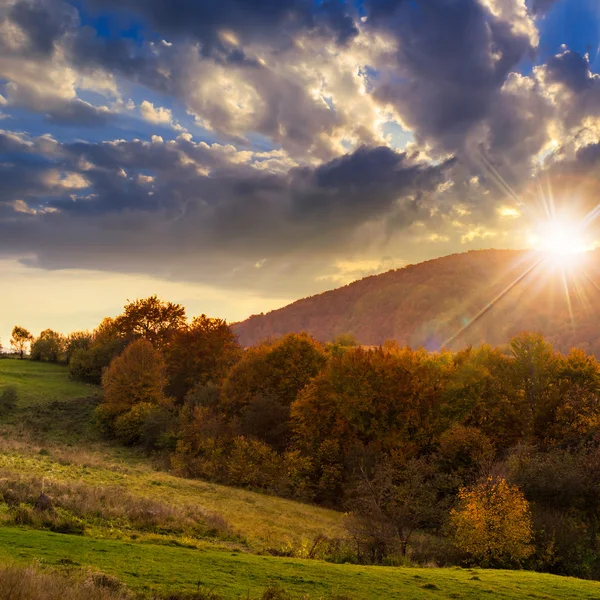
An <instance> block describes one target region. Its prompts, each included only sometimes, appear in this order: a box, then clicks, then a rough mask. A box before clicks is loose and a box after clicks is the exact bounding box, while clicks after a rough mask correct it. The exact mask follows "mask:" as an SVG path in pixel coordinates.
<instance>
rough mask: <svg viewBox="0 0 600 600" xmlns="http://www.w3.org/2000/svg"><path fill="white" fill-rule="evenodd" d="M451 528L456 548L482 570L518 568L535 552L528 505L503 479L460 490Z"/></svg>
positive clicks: (490, 480) (515, 489) (451, 519)
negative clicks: (481, 567) (484, 568)
mask: <svg viewBox="0 0 600 600" xmlns="http://www.w3.org/2000/svg"><path fill="white" fill-rule="evenodd" d="M450 525H451V528H452V532H453V537H454V542H455V544H456V546H457V547H458V548H459V549H460V550H461V551H462V552H464V553H465V554H466V555H468V556H469V557H471V558H472V559H473V560H474V561H476V562H477V563H478V564H479V565H481V566H483V567H511V566H515V565H520V564H522V562H523V561H524V560H525V559H527V558H529V557H530V556H531V555H532V554H533V552H534V550H535V549H534V547H533V545H532V544H531V540H532V537H533V531H532V526H531V515H530V511H529V503H528V502H527V500H526V499H525V496H523V493H522V492H521V490H520V489H519V488H518V487H517V486H515V485H511V484H509V483H508V482H507V481H506V480H505V479H503V478H494V477H488V478H487V479H486V480H485V481H483V482H481V483H479V484H477V485H475V486H473V487H470V488H462V489H461V490H460V491H459V505H458V507H457V508H455V509H453V510H452V511H451V512H450Z"/></svg>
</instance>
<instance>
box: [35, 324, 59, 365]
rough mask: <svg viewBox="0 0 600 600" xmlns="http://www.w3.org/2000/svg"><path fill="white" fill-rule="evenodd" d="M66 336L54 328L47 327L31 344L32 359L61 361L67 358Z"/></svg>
mask: <svg viewBox="0 0 600 600" xmlns="http://www.w3.org/2000/svg"><path fill="white" fill-rule="evenodd" d="M65 346H66V343H65V338H64V336H62V335H61V334H60V333H58V332H56V331H53V330H52V329H45V330H44V331H42V332H41V333H40V335H39V337H38V338H36V340H35V341H34V342H33V343H32V344H31V360H40V361H43V362H54V363H56V362H61V361H63V360H64V358H65Z"/></svg>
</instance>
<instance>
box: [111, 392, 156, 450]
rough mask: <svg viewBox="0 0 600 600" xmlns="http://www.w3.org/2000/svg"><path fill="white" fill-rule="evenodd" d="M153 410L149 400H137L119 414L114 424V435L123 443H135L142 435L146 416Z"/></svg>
mask: <svg viewBox="0 0 600 600" xmlns="http://www.w3.org/2000/svg"><path fill="white" fill-rule="evenodd" d="M153 410H154V405H153V404H150V403H149V402H138V403H137V404H134V405H133V406H132V407H131V409H130V410H129V411H127V412H126V413H123V414H122V415H119V416H118V417H117V418H116V420H115V424H114V431H115V436H116V437H117V438H118V439H119V440H120V441H121V442H123V443H124V444H130V445H131V444H136V443H138V442H139V441H140V439H141V436H142V429H143V427H144V423H145V422H146V420H147V419H148V416H149V415H150V414H151V412H152V411H153Z"/></svg>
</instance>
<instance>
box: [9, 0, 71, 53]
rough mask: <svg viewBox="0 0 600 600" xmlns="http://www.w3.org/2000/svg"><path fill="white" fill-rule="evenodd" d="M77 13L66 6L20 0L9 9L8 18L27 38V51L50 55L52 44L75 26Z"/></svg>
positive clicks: (32, 0) (52, 48)
mask: <svg viewBox="0 0 600 600" xmlns="http://www.w3.org/2000/svg"><path fill="white" fill-rule="evenodd" d="M76 14H77V12H76V11H75V10H74V9H72V8H71V7H69V6H68V5H67V4H64V3H62V2H57V3H56V4H49V3H48V2H45V1H42V0H21V1H20V2H16V3H15V4H13V5H12V6H11V7H10V10H9V11H8V16H9V18H10V20H11V21H12V22H13V23H15V24H16V25H18V26H19V27H20V28H21V29H22V30H23V31H24V32H25V33H26V34H27V36H28V42H29V51H30V52H33V53H36V54H41V55H46V56H47V55H50V54H52V53H53V51H54V44H55V42H56V41H57V40H59V39H60V38H61V37H62V36H63V35H64V34H65V33H67V31H69V30H70V29H71V28H72V27H73V26H74V25H75V24H76Z"/></svg>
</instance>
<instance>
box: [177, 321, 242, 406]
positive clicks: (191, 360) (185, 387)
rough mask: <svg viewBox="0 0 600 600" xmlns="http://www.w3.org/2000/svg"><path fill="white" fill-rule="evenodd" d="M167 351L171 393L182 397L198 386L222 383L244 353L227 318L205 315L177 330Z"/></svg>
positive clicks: (180, 398) (181, 398) (179, 397)
mask: <svg viewBox="0 0 600 600" xmlns="http://www.w3.org/2000/svg"><path fill="white" fill-rule="evenodd" d="M165 352H166V362H167V373H168V376H169V388H168V390H169V394H171V395H172V396H174V397H175V398H176V399H177V400H179V401H181V400H183V399H184V398H185V396H186V395H187V394H188V393H189V392H190V391H192V390H193V389H194V388H196V387H197V386H201V385H205V384H207V383H210V382H212V383H216V384H220V383H221V382H222V381H223V379H224V378H225V377H226V376H227V373H228V371H229V369H230V368H231V366H232V365H233V364H234V363H235V362H236V361H237V360H238V358H239V357H240V356H241V348H240V346H239V344H238V342H237V336H236V335H235V333H233V331H232V330H231V328H230V327H229V325H228V324H227V322H226V321H223V320H222V319H210V318H209V317H207V316H206V315H201V316H200V317H196V318H194V319H193V321H192V322H191V324H189V325H185V326H182V327H180V328H179V329H177V330H176V331H174V332H173V335H172V337H171V340H170V343H169V344H168V346H167V348H166V351H165Z"/></svg>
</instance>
